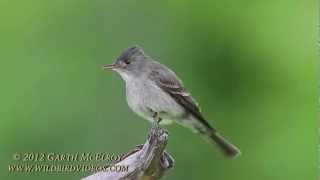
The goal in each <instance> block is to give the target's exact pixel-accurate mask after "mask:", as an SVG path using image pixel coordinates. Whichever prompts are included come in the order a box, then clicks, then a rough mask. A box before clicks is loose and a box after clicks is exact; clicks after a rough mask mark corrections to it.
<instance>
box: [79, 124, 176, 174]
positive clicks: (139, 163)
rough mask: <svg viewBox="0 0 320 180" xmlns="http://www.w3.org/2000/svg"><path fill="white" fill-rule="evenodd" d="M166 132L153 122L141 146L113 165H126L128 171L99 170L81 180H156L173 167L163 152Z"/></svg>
mask: <svg viewBox="0 0 320 180" xmlns="http://www.w3.org/2000/svg"><path fill="white" fill-rule="evenodd" d="M167 141H168V132H167V131H166V130H164V129H162V128H161V127H159V125H158V124H157V123H156V122H155V123H153V124H152V128H151V130H150V132H149V136H148V139H147V141H146V142H145V144H144V145H143V146H140V147H137V149H135V150H133V151H132V152H130V153H128V154H127V155H126V156H125V157H124V158H123V159H122V160H121V161H120V162H117V163H115V164H114V165H113V166H128V169H127V170H128V171H125V172H111V171H101V172H97V173H95V174H93V175H90V176H88V177H85V178H83V179H82V180H140V179H143V180H156V179H160V178H161V177H162V176H163V175H164V173H165V172H166V171H167V170H169V169H170V168H172V167H173V165H174V159H173V158H172V157H171V156H170V155H169V154H168V153H167V152H165V147H166V145H167Z"/></svg>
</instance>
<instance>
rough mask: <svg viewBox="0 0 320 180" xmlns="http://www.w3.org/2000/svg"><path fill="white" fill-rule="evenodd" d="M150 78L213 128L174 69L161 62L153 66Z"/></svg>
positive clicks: (202, 121)
mask: <svg viewBox="0 0 320 180" xmlns="http://www.w3.org/2000/svg"><path fill="white" fill-rule="evenodd" d="M151 69H152V71H151V72H150V74H149V78H150V79H151V80H153V81H154V82H155V83H156V85H157V86H158V87H160V88H161V89H162V90H163V91H165V92H166V93H168V94H169V95H170V96H171V97H172V98H173V99H174V100H175V101H176V102H177V103H178V104H180V105H181V106H182V107H183V108H185V110H186V112H188V113H190V114H192V115H193V116H194V117H195V118H196V119H197V120H199V121H200V122H201V123H202V124H203V125H204V126H205V127H207V128H209V129H213V128H212V127H211V126H210V124H209V123H208V122H207V121H206V120H205V119H204V117H203V116H202V115H201V111H200V108H199V106H198V103H197V102H196V101H195V100H194V99H193V98H192V96H191V94H190V93H189V92H188V91H187V90H186V89H185V88H184V87H183V84H182V81H181V80H180V79H179V78H178V77H177V76H176V75H175V73H174V72H173V71H171V70H170V69H168V68H167V67H165V66H163V65H161V64H159V65H158V66H157V67H156V68H155V67H153V68H151Z"/></svg>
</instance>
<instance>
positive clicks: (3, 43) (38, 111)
mask: <svg viewBox="0 0 320 180" xmlns="http://www.w3.org/2000/svg"><path fill="white" fill-rule="evenodd" d="M316 7H317V3H316V2H315V1H290V0H284V1H276V0H270V1H253V0H247V1H246V0H241V1H229V0H226V1H217V0H214V1H206V0H198V1H186V0H184V1H183V0H170V1H169V0H168V1H152V2H151V1H147V0H144V1H137V0H112V1H89V0H68V1H66V0H55V1H49V0H45V1H44V0H29V1H17V0H1V1H0V18H1V22H0V49H1V50H0V51H1V53H0V58H1V60H0V63H1V64H0V79H1V81H0V82H1V93H0V102H1V104H0V112H1V113H0V114H1V117H0V118H1V120H0V140H1V145H0V152H1V154H0V158H1V159H0V162H1V164H2V165H1V173H0V179H32V180H40V179H49V180H50V179H79V178H80V177H83V176H85V175H88V173H64V174H61V173H26V174H22V173H8V164H13V163H17V162H15V161H13V160H12V154H13V153H15V152H59V153H62V152H110V153H124V152H127V151H129V150H130V149H132V148H133V147H134V146H135V145H137V144H141V143H143V142H144V141H145V138H146V134H147V132H148V128H149V124H148V123H147V121H145V120H142V119H141V118H139V117H138V116H136V115H135V114H134V113H133V112H132V111H131V110H130V109H129V107H128V106H127V104H126V100H125V91H124V83H123V81H122V80H121V79H120V77H119V76H118V75H116V74H115V73H111V72H106V71H102V70H101V65H103V64H107V63H112V62H113V61H114V59H115V58H116V57H117V56H118V55H119V54H120V53H121V51H122V50H124V49H126V48H127V47H129V46H131V45H133V44H139V45H140V46H142V47H144V49H145V51H146V53H147V54H149V55H151V56H152V57H154V58H155V59H157V60H159V61H160V62H161V63H164V64H166V65H167V66H169V67H171V68H172V69H174V70H175V71H176V72H177V74H178V75H179V76H180V77H181V78H182V79H183V80H184V84H185V86H186V87H187V89H188V90H190V91H191V92H192V94H193V96H194V97H195V98H196V99H197V100H198V102H199V103H200V105H201V107H202V110H203V113H204V114H205V116H206V117H207V118H208V119H209V120H210V122H211V123H212V124H215V126H216V127H217V128H218V129H220V131H221V132H222V133H223V134H224V135H226V136H227V137H228V138H229V139H231V140H232V141H233V142H234V143H235V144H237V145H238V146H239V147H241V149H242V156H241V157H239V158H237V159H234V160H230V159H226V158H225V157H223V156H222V155H221V154H220V153H219V152H218V151H217V150H215V149H214V148H212V147H211V146H210V145H208V144H207V143H206V142H204V141H202V139H201V138H199V137H198V136H196V135H194V134H193V133H191V132H190V131H189V130H187V129H184V128H182V127H179V126H177V125H173V126H170V127H168V130H169V132H170V140H169V144H168V147H167V149H168V151H169V152H170V153H171V154H172V155H173V156H174V157H175V160H176V166H175V168H174V170H172V171H170V172H169V173H168V174H167V175H166V177H164V178H163V179H166V180H169V179H213V180H214V179H217V180H234V179H241V180H248V179H259V180H269V179H272V180H283V179H290V180H301V179H308V180H309V179H310V180H311V179H316V177H317V174H318V173H317V172H318V168H317V162H318V158H317V142H318V140H317V120H316V119H317V114H316V110H317V78H318V76H317V73H316V72H317V66H318V64H317V60H316V58H317V53H316V50H317V30H316V29H317V12H316V10H317V8H316Z"/></svg>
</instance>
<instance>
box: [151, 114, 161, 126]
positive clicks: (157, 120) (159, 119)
mask: <svg viewBox="0 0 320 180" xmlns="http://www.w3.org/2000/svg"><path fill="white" fill-rule="evenodd" d="M152 117H153V119H154V120H155V121H156V122H157V124H159V123H160V122H161V120H162V119H161V117H159V113H158V112H153V115H152Z"/></svg>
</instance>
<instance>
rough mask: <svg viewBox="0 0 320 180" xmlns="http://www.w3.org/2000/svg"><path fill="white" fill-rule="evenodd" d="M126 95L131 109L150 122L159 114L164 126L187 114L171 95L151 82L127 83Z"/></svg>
mask: <svg viewBox="0 0 320 180" xmlns="http://www.w3.org/2000/svg"><path fill="white" fill-rule="evenodd" d="M128 83H130V84H128ZM126 94H127V102H128V105H129V107H130V108H131V109H132V110H133V111H134V112H135V113H137V114H138V115H139V116H141V117H143V118H145V119H147V120H149V121H153V120H154V119H153V115H154V112H157V113H158V115H159V117H160V118H161V119H162V121H161V123H162V124H168V123H170V122H171V121H172V120H179V119H181V118H182V117H183V115H184V113H185V112H184V109H183V108H182V107H181V106H180V105H179V104H178V103H176V101H175V100H174V99H172V98H171V96H170V95H168V94H167V93H166V92H164V91H162V90H161V89H160V88H159V87H158V86H157V85H155V84H153V83H152V82H150V81H149V80H146V81H138V82H137V81H130V82H127V84H126Z"/></svg>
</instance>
